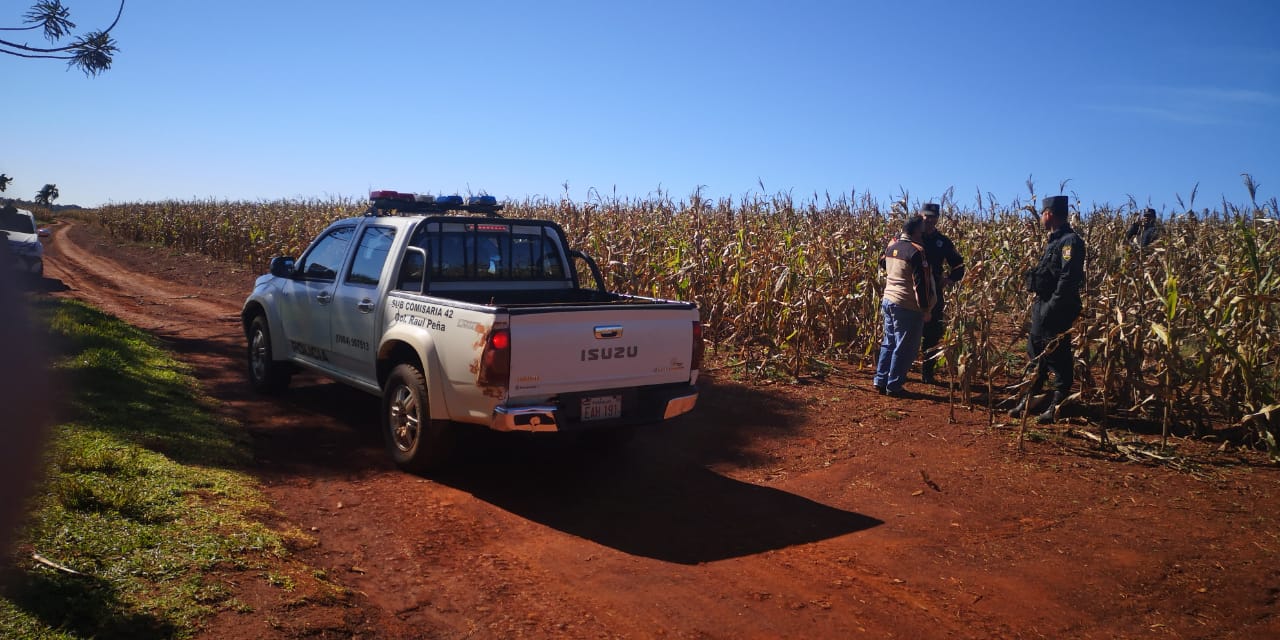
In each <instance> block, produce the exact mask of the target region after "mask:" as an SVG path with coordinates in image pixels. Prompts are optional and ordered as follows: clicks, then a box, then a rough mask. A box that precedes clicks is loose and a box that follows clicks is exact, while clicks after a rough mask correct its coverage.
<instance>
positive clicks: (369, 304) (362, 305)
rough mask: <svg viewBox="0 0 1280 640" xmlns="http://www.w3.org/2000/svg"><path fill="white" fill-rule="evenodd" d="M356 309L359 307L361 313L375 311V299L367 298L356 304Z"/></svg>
mask: <svg viewBox="0 0 1280 640" xmlns="http://www.w3.org/2000/svg"><path fill="white" fill-rule="evenodd" d="M356 309H359V310H360V313H373V301H372V300H370V299H368V298H365V299H364V300H361V301H360V302H358V303H357V304H356Z"/></svg>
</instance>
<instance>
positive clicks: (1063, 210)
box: [1040, 196, 1067, 218]
mask: <svg viewBox="0 0 1280 640" xmlns="http://www.w3.org/2000/svg"><path fill="white" fill-rule="evenodd" d="M1040 210H1041V211H1045V210H1048V211H1049V212H1050V213H1052V214H1053V216H1054V217H1055V218H1066V217H1067V197H1066V196H1048V197H1046V198H1045V199H1044V200H1042V201H1041V203H1040Z"/></svg>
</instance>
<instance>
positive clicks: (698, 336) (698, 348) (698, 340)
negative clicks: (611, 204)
mask: <svg viewBox="0 0 1280 640" xmlns="http://www.w3.org/2000/svg"><path fill="white" fill-rule="evenodd" d="M702 350H703V344H702V322H700V321H698V320H694V321H693V355H692V356H690V357H689V368H690V369H701V368H702Z"/></svg>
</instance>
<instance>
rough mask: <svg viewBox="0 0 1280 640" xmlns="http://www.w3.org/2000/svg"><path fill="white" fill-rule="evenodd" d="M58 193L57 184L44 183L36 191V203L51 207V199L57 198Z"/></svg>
mask: <svg viewBox="0 0 1280 640" xmlns="http://www.w3.org/2000/svg"><path fill="white" fill-rule="evenodd" d="M58 195H59V194H58V185H56V184H46V185H45V186H43V187H41V189H40V191H39V192H37V193H36V204H40V205H44V206H46V207H51V206H53V201H54V200H57V199H58Z"/></svg>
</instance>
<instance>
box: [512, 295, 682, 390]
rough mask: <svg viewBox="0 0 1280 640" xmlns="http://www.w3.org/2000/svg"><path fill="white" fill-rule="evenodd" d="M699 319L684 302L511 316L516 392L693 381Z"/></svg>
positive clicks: (622, 386) (589, 388)
mask: <svg viewBox="0 0 1280 640" xmlns="http://www.w3.org/2000/svg"><path fill="white" fill-rule="evenodd" d="M697 318H698V312H697V310H695V309H691V308H689V307H686V306H683V305H672V307H671V308H664V307H660V306H653V307H629V308H614V309H601V310H598V311H597V310H593V309H583V308H577V309H571V310H560V311H540V312H531V313H519V314H516V313H513V314H512V316H511V387H510V389H511V395H512V396H514V397H519V396H528V395H547V396H550V395H553V394H558V393H568V392H573V391H590V390H593V389H614V388H624V387H641V386H648V385H655V384H668V383H673V382H686V383H687V382H689V374H690V371H689V364H690V362H689V360H690V358H691V356H692V352H693V322H694V321H695V320H697Z"/></svg>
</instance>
